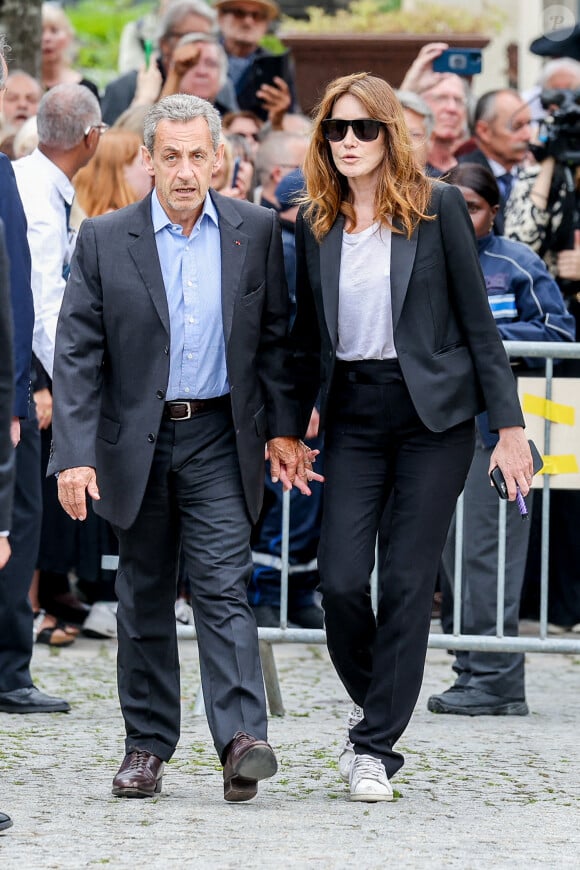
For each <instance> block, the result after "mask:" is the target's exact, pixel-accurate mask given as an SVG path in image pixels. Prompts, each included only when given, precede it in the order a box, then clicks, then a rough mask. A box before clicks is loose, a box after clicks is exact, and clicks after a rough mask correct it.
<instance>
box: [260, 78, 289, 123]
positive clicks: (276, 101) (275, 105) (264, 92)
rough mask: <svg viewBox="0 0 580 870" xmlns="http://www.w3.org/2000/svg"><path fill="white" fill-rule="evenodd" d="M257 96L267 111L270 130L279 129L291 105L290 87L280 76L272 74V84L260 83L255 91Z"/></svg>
mask: <svg viewBox="0 0 580 870" xmlns="http://www.w3.org/2000/svg"><path fill="white" fill-rule="evenodd" d="M256 96H257V98H258V99H259V100H260V101H261V103H262V104H263V106H264V108H265V109H266V111H267V112H268V120H269V122H270V124H271V125H272V130H281V129H282V121H283V119H284V115H285V114H286V112H287V111H288V109H289V108H290V106H291V105H292V95H291V93H290V88H289V87H288V85H287V84H286V82H285V81H284V79H282V78H280V76H274V84H272V85H262V86H261V87H260V88H258V90H257V91H256Z"/></svg>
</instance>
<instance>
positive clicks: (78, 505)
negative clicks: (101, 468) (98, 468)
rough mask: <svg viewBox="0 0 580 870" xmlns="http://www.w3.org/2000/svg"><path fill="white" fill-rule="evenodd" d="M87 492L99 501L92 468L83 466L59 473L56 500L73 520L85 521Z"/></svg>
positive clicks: (95, 478) (95, 476)
mask: <svg viewBox="0 0 580 870" xmlns="http://www.w3.org/2000/svg"><path fill="white" fill-rule="evenodd" d="M87 492H88V494H89V495H90V497H91V498H93V499H95V500H96V501H98V500H99V499H100V495H99V488H98V486H97V475H96V473H95V469H94V468H90V467H89V466H86V465H83V466H80V467H78V468H67V469H65V470H64V471H61V472H60V473H59V475H58V500H59V502H60V503H61V505H62V506H63V508H64V509H65V511H66V512H67V514H68V515H69V517H72V519H73V520H86V518H87V497H86V494H85V493H87Z"/></svg>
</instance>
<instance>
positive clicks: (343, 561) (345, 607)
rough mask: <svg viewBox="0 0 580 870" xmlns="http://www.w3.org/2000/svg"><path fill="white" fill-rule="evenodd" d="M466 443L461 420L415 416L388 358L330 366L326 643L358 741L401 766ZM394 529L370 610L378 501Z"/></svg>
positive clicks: (470, 443) (323, 549)
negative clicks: (359, 717) (440, 422)
mask: <svg viewBox="0 0 580 870" xmlns="http://www.w3.org/2000/svg"><path fill="white" fill-rule="evenodd" d="M473 448H474V423H473V421H472V420H469V421H467V422H465V423H462V424H460V425H459V426H455V427H453V428H452V429H449V430H447V431H445V432H431V431H430V430H428V429H427V428H426V427H425V426H424V425H423V424H422V423H421V421H420V419H419V418H418V416H417V413H416V411H415V408H414V406H413V403H412V401H411V398H410V396H409V392H408V390H407V388H406V385H405V383H404V380H403V377H402V375H401V372H400V368H399V366H398V363H397V362H396V361H384V362H381V361H374V360H373V361H364V362H361V363H353V364H344V363H342V364H341V363H339V364H338V365H337V374H336V377H335V380H334V382H333V387H332V391H331V398H330V405H329V415H328V422H327V427H326V439H325V476H326V484H325V493H324V508H323V517H322V529H321V539H320V549H319V557H318V564H319V571H320V578H321V589H322V596H323V601H322V603H323V607H324V611H325V617H326V631H327V639H328V649H329V653H330V656H331V659H332V661H333V663H334V665H335V667H336V670H337V672H338V675H339V677H340V679H341V680H342V682H343V684H344V686H345V688H346V690H347V692H348V694H349V695H350V697H351V698H352V700H353V701H354V702H355V703H356V704H358V705H360V706H361V707H363V708H364V714H365V715H364V719H363V721H362V722H361V723H360V724H359V725H357V726H356V727H355V728H354V729H352V730H351V732H350V736H351V739H352V741H353V743H354V746H355V752H357V753H359V754H368V755H373V756H375V757H378V758H380V759H381V760H382V761H383V763H384V765H385V768H386V771H387V775H388V776H389V777H391V776H393V774H394V773H396V771H397V770H398V769H399V768H400V767H401V766H402V764H403V757H402V755H401V754H400V753H398V752H395V751H394V749H393V746H394V744H395V743H396V741H397V740H398V739H399V737H400V736H401V734H402V733H403V731H404V730H405V728H406V726H407V724H408V722H409V719H410V718H411V714H412V712H413V709H414V707H415V704H416V702H417V698H418V695H419V691H420V688H421V682H422V679H423V670H424V664H425V654H426V649H427V640H428V636H429V626H430V619H431V606H432V599H433V591H434V588H435V580H436V576H437V569H438V565H439V559H440V556H441V552H442V550H443V546H444V544H445V539H446V535H447V530H448V528H449V523H450V521H451V517H452V515H453V511H454V508H455V502H456V500H457V497H458V495H459V493H460V492H461V490H462V488H463V485H464V482H465V478H466V476H467V472H468V469H469V466H470V463H471V459H472V456H473ZM391 493H392V502H391V508H392V514H391V534H390V540H389V543H388V555H387V558H386V565H385V571H384V577H383V582H382V584H381V589H380V593H379V603H378V613H377V616H376V618H375V616H374V614H373V611H372V607H371V597H370V580H369V578H370V574H371V572H372V569H373V564H374V554H375V541H376V536H377V531H378V528H379V522H380V519H381V516H382V513H383V510H384V507H385V504H386V502H387V500H388V498H389V496H390V495H391Z"/></svg>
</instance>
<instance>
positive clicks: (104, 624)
mask: <svg viewBox="0 0 580 870" xmlns="http://www.w3.org/2000/svg"><path fill="white" fill-rule="evenodd" d="M82 631H83V634H84V635H86V636H87V637H108V638H116V637H117V602H116V601H95V603H94V604H93V605H92V607H91V609H90V610H89V614H88V616H87V618H86V619H85V621H84V622H83V629H82Z"/></svg>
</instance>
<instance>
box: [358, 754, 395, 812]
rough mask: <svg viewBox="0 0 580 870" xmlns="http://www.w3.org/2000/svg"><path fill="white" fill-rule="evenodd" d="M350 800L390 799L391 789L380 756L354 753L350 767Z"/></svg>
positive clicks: (374, 800)
mask: <svg viewBox="0 0 580 870" xmlns="http://www.w3.org/2000/svg"><path fill="white" fill-rule="evenodd" d="M350 799H351V801H367V802H368V803H377V802H378V801H392V800H393V789H392V788H391V783H390V782H389V780H388V777H387V772H386V770H385V767H384V765H383V762H382V761H381V760H380V758H375V757H374V756H373V755H355V757H354V761H353V762H352V764H351V767H350Z"/></svg>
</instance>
